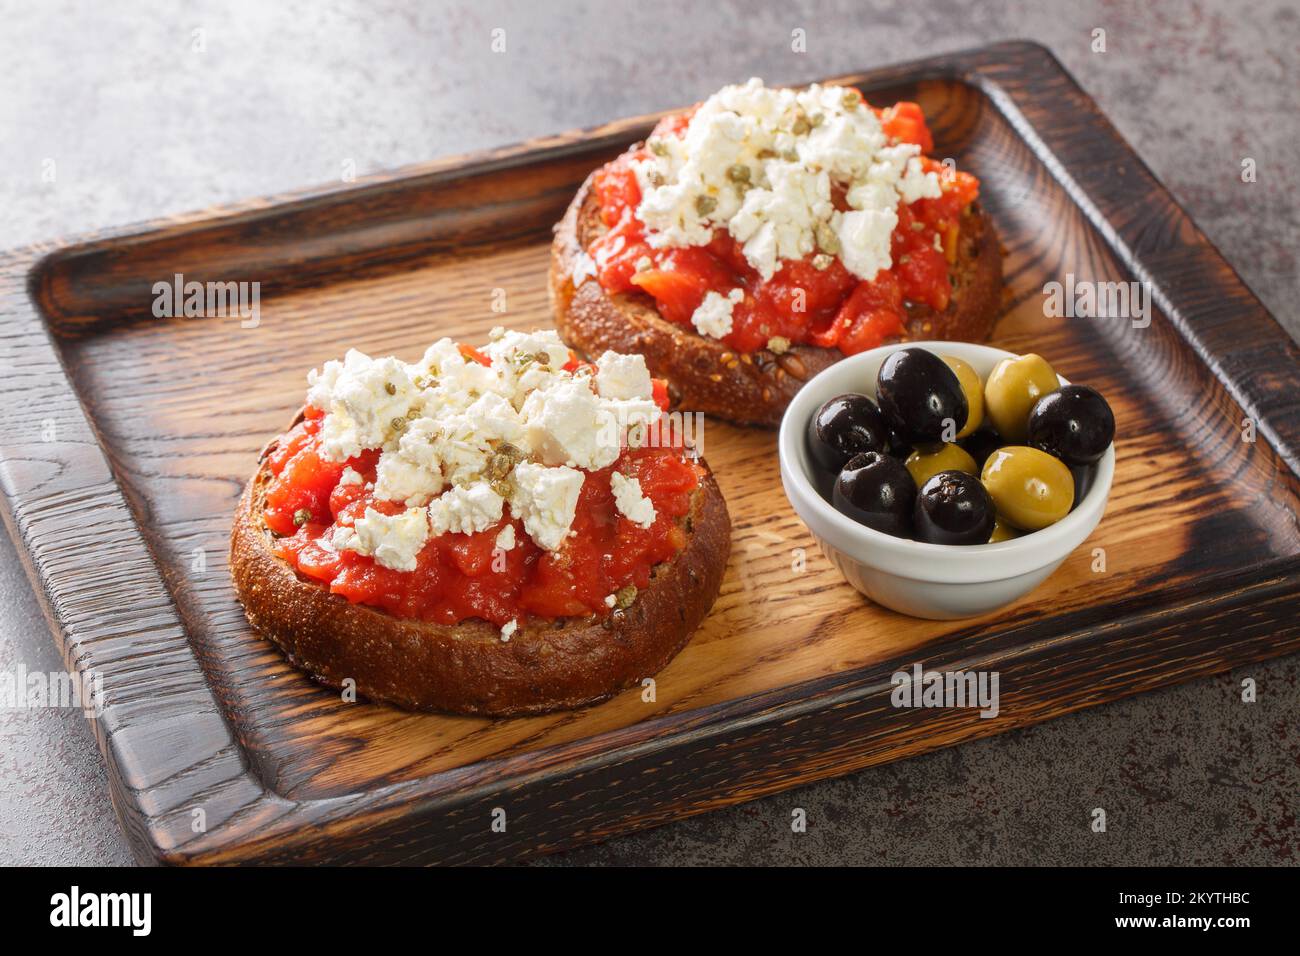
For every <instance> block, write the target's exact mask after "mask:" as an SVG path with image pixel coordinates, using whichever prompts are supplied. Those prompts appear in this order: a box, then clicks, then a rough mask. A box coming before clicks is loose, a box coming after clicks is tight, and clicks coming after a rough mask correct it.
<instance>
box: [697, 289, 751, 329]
mask: <svg viewBox="0 0 1300 956" xmlns="http://www.w3.org/2000/svg"><path fill="white" fill-rule="evenodd" d="M744 297H745V291H744V290H743V289H732V290H731V291H730V292H728V293H727V294H726V295H725V296H724V295H719V294H718V293H717V292H709V293H708V294H707V295H705V296H704V301H703V302H701V303H700V305H699V308H697V309H696V310H695V312H694V314H693V315H692V316H691V324H692V325H693V326H695V328H696V330H697V331H698V332H699V333H700V334H701V335H707V336H710V337H711V338H715V339H721V338H724V337H726V336H728V335H730V334H731V326H732V322H731V312H732V310H733V309H734V308H735V307H736V303H737V302H739V301H740V300H741V299H743V298H744Z"/></svg>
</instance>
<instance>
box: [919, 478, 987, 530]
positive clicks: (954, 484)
mask: <svg viewBox="0 0 1300 956" xmlns="http://www.w3.org/2000/svg"><path fill="white" fill-rule="evenodd" d="M996 519H997V511H996V509H995V508H994V507H993V499H992V498H991V497H989V493H988V492H987V491H986V490H985V488H984V485H982V484H981V483H980V480H979V479H978V478H976V477H975V476H974V475H968V474H966V472H964V471H941V472H939V473H938V474H937V475H934V476H933V477H932V478H930V480H929V481H927V482H926V483H925V484H924V485H922V486H921V490H920V492H919V493H918V494H917V496H916V540H917V541H926V542H928V543H930V544H984V543H985V542H986V541H988V539H989V535H991V534H992V533H993V523H994V521H995V520H996Z"/></svg>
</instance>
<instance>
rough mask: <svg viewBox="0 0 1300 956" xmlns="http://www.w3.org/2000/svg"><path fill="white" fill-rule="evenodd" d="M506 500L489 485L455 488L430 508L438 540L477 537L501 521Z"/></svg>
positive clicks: (482, 482)
mask: <svg viewBox="0 0 1300 956" xmlns="http://www.w3.org/2000/svg"><path fill="white" fill-rule="evenodd" d="M504 506H505V499H504V498H502V497H501V496H500V495H499V494H497V493H496V492H495V491H493V490H492V486H491V485H489V484H488V483H487V482H485V481H480V482H476V483H475V484H472V485H463V486H457V487H455V488H451V489H450V490H448V491H447V492H445V493H444V494H443V495H442V496H441V497H440V498H435V499H434V500H433V502H432V503H430V505H429V526H430V527H431V528H432V529H433V533H434V535H435V536H437V535H440V534H446V533H447V532H449V531H450V532H452V533H454V534H476V533H477V532H479V531H486V530H487V529H488V528H490V527H492V526H493V525H494V524H496V523H497V522H499V521H500V520H501V514H502V509H503V508H504Z"/></svg>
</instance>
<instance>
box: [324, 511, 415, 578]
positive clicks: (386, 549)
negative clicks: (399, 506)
mask: <svg viewBox="0 0 1300 956" xmlns="http://www.w3.org/2000/svg"><path fill="white" fill-rule="evenodd" d="M428 540H429V522H428V519H427V518H426V517H425V512H424V509H423V508H408V509H407V510H406V511H403V512H402V513H401V514H396V515H391V516H390V515H386V514H383V513H382V512H379V511H376V510H375V509H374V508H367V509H366V513H365V515H364V516H362V517H360V518H358V519H357V520H356V521H355V522H354V523H353V525H352V527H350V528H347V527H339V528H335V529H334V535H333V538H332V543H333V545H334V547H335V548H336V549H338V550H340V551H342V550H348V551H356V552H357V553H358V554H363V555H366V556H368V557H372V558H374V559H375V561H376V562H377V563H378V564H382V565H383V566H384V567H386V568H392V569H393V570H394V571H414V570H415V565H416V558H417V556H418V555H419V553H420V550H421V549H422V548H423V547H424V545H425V542H427V541H428Z"/></svg>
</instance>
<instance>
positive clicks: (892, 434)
mask: <svg viewBox="0 0 1300 956" xmlns="http://www.w3.org/2000/svg"><path fill="white" fill-rule="evenodd" d="M885 450H886V451H888V452H889V454H891V455H893V456H894V457H895V458H898V459H906V458H907V456H908V455H910V454H912V443H911V442H910V441H907V440H906V439H905V438H903V436H902V435H900V434H899V433H898V431H897V429H893V428H891V429H890V430H889V440H888V441H887V442H886V443H885Z"/></svg>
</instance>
